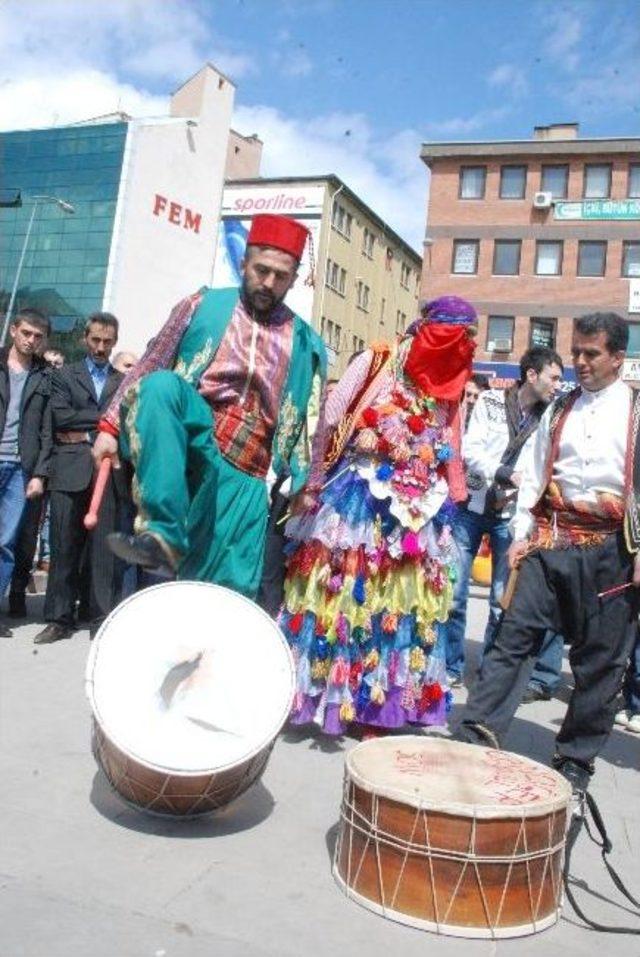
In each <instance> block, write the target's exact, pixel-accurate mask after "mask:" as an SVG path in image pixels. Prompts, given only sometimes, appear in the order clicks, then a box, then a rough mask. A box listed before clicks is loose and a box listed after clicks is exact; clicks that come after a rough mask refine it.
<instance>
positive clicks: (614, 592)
mask: <svg viewBox="0 0 640 957" xmlns="http://www.w3.org/2000/svg"><path fill="white" fill-rule="evenodd" d="M632 586H633V582H626V584H624V585H614V586H613V588H607V589H606V590H605V591H599V592H598V598H608V597H609V595H617V594H618V592H620V591H624V590H625V589H626V588H631V587H632Z"/></svg>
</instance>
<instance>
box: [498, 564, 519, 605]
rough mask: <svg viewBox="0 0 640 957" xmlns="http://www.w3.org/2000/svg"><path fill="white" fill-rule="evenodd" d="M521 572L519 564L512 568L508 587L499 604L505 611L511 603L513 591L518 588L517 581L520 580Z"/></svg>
mask: <svg viewBox="0 0 640 957" xmlns="http://www.w3.org/2000/svg"><path fill="white" fill-rule="evenodd" d="M519 574H520V566H519V565H516V567H515V568H512V569H511V571H510V572H509V577H508V579H507V585H506V588H505V590H504V591H503V593H502V597H501V598H500V599H499V600H498V604H499V605H500V607H501V608H502V610H503V611H506V610H507V608H508V607H509V605H510V604H511V599H512V598H513V593H514V591H515V590H516V583H517V581H518V575H519Z"/></svg>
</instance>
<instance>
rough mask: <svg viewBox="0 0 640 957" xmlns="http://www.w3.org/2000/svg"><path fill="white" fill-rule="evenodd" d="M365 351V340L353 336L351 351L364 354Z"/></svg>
mask: <svg viewBox="0 0 640 957" xmlns="http://www.w3.org/2000/svg"><path fill="white" fill-rule="evenodd" d="M363 349H364V339H360V337H359V336H351V351H352V352H362V350H363Z"/></svg>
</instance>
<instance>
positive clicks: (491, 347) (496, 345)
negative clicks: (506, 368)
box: [487, 339, 511, 352]
mask: <svg viewBox="0 0 640 957" xmlns="http://www.w3.org/2000/svg"><path fill="white" fill-rule="evenodd" d="M487 352H511V339H493V340H491V341H490V342H488V343H487Z"/></svg>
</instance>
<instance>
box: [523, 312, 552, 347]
mask: <svg viewBox="0 0 640 957" xmlns="http://www.w3.org/2000/svg"><path fill="white" fill-rule="evenodd" d="M529 346H546V347H547V349H555V347H556V320H555V319H534V318H533V317H532V319H531V329H530V334H529Z"/></svg>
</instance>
